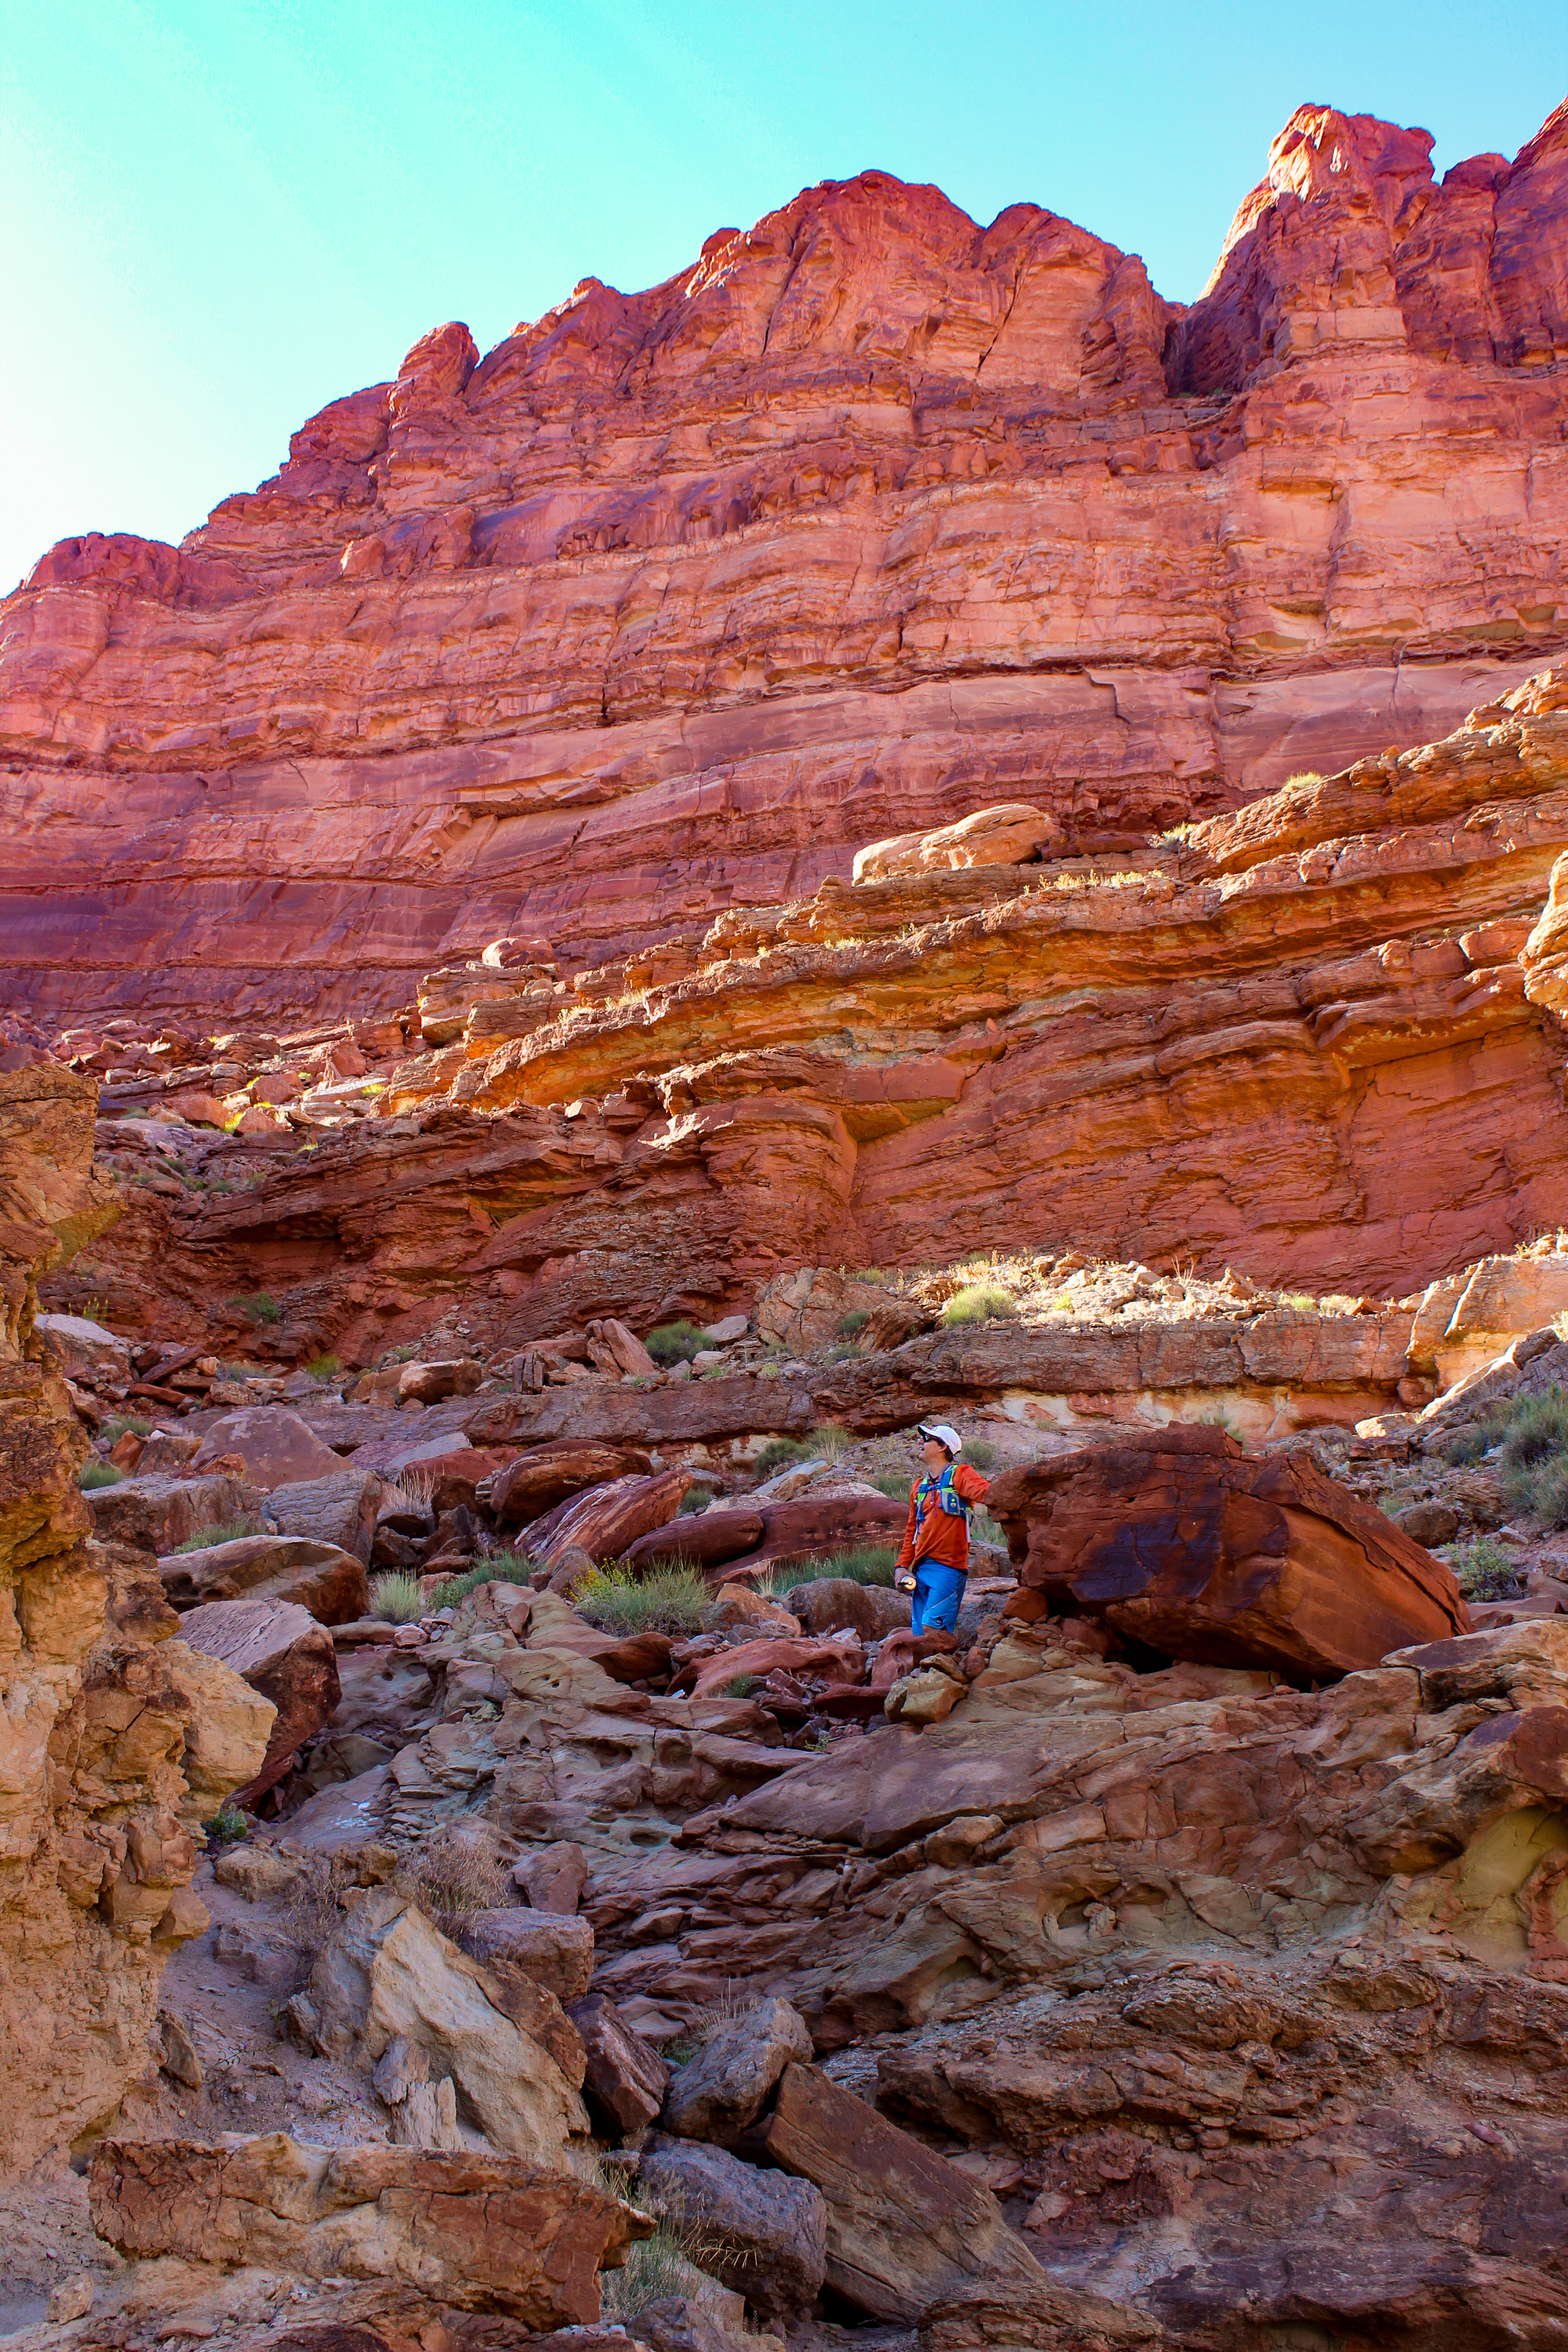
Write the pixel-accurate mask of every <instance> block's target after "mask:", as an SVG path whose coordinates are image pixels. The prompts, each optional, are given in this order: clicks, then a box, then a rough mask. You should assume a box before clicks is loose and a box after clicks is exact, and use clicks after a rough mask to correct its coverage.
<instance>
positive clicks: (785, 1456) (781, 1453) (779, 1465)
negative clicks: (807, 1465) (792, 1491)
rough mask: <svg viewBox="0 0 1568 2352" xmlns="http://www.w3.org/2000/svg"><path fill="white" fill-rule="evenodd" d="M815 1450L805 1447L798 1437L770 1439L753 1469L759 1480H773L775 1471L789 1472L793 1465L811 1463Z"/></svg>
mask: <svg viewBox="0 0 1568 2352" xmlns="http://www.w3.org/2000/svg"><path fill="white" fill-rule="evenodd" d="M813 1451H814V1449H813V1448H812V1447H811V1446H809V1445H803V1444H801V1442H800V1439H799V1438H798V1437H770V1438H769V1440H768V1442H767V1444H765V1445H764V1446H763V1450H762V1452H761V1453H760V1454H758V1456H757V1458H756V1460H755V1462H754V1463H753V1464H752V1469H753V1470H754V1471H755V1473H756V1475H757V1476H758V1478H760V1479H761V1478H771V1477H772V1476H773V1473H774V1471H775V1470H787V1469H789V1467H790V1466H791V1465H792V1464H793V1463H796V1462H809V1461H810V1459H811V1456H812V1453H813Z"/></svg>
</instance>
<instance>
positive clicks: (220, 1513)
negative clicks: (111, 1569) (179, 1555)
mask: <svg viewBox="0 0 1568 2352" xmlns="http://www.w3.org/2000/svg"><path fill="white" fill-rule="evenodd" d="M87 1503H88V1508H89V1510H90V1511H91V1513H92V1524H93V1531H94V1533H95V1534H96V1535H98V1536H99V1537H100V1538H101V1539H102V1540H103V1541H104V1542H105V1543H122V1544H131V1545H132V1546H133V1547H134V1548H135V1549H136V1550H138V1551H153V1552H156V1553H157V1555H158V1557H159V1559H163V1558H165V1557H166V1555H167V1554H168V1553H170V1552H172V1551H174V1550H176V1549H178V1547H179V1546H180V1545H181V1544H183V1543H184V1542H185V1541H186V1540H187V1539H188V1538H190V1537H192V1536H197V1535H204V1534H205V1532H206V1530H207V1529H208V1528H225V1527H233V1526H234V1525H235V1524H236V1522H237V1521H246V1520H249V1521H251V1522H252V1523H253V1524H255V1525H257V1526H259V1524H260V1520H261V1490H260V1488H259V1487H258V1486H252V1485H251V1483H250V1481H249V1480H248V1479H246V1478H235V1477H231V1476H229V1475H227V1474H226V1473H221V1474H213V1473H209V1474H208V1475H206V1476H205V1477H201V1478H165V1477H149V1478H122V1479H121V1482H120V1484H119V1486H95V1487H94V1488H93V1489H92V1491H91V1493H90V1494H89V1496H88V1497H87Z"/></svg>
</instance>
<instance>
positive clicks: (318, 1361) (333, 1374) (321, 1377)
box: [305, 1356, 342, 1381]
mask: <svg viewBox="0 0 1568 2352" xmlns="http://www.w3.org/2000/svg"><path fill="white" fill-rule="evenodd" d="M305 1370H307V1371H308V1372H309V1373H310V1378H311V1379H312V1380H313V1381H335V1380H336V1378H337V1376H338V1374H339V1372H341V1371H342V1365H341V1364H340V1363H339V1361H338V1360H337V1358H336V1357H335V1356H312V1357H311V1359H310V1362H309V1363H308V1364H307V1365H306V1367H305Z"/></svg>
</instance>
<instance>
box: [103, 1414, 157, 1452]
mask: <svg viewBox="0 0 1568 2352" xmlns="http://www.w3.org/2000/svg"><path fill="white" fill-rule="evenodd" d="M127 1430H130V1432H131V1433H132V1436H133V1437H151V1436H152V1434H153V1424H152V1423H151V1422H150V1421H149V1420H148V1418H147V1416H146V1414H145V1413H144V1412H116V1413H111V1414H110V1417H109V1419H108V1420H107V1421H106V1422H105V1423H104V1424H103V1427H102V1428H101V1429H100V1432H99V1435H100V1437H105V1438H107V1439H108V1441H109V1443H110V1445H113V1444H115V1443H116V1442H117V1440H119V1439H120V1438H121V1437H123V1436H124V1434H125V1433H126V1431H127Z"/></svg>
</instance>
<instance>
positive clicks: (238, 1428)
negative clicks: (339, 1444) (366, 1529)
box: [192, 1404, 342, 1489]
mask: <svg viewBox="0 0 1568 2352" xmlns="http://www.w3.org/2000/svg"><path fill="white" fill-rule="evenodd" d="M225 1454H239V1455H241V1456H242V1457H243V1459H244V1462H245V1467H246V1471H247V1475H248V1476H249V1477H250V1478H251V1479H252V1480H253V1481H254V1483H255V1484H256V1485H257V1486H263V1487H266V1488H268V1489H270V1488H272V1487H274V1486H289V1485H292V1484H295V1483H297V1482H298V1481H299V1480H300V1479H301V1478H330V1477H331V1476H333V1475H334V1474H335V1473H336V1472H337V1471H338V1470H339V1469H340V1468H341V1467H342V1465H341V1464H340V1462H339V1460H338V1457H337V1455H336V1454H334V1453H333V1452H332V1449H331V1446H330V1445H323V1444H322V1443H321V1439H320V1438H319V1437H318V1436H317V1435H316V1433H315V1432H314V1430H312V1429H310V1428H308V1427H307V1425H306V1424H305V1423H304V1422H302V1421H301V1420H300V1416H299V1414H298V1413H297V1412H289V1408H288V1406H287V1405H281V1404H257V1405H245V1406H242V1407H241V1409H240V1411H239V1412H226V1413H222V1414H220V1415H219V1417H218V1419H217V1420H216V1421H215V1422H213V1423H211V1424H210V1426H209V1427H208V1429H207V1432H206V1433H205V1436H204V1437H203V1439H202V1442H201V1447H200V1450H199V1451H198V1452H197V1454H196V1455H195V1459H194V1461H193V1464H192V1467H193V1468H194V1469H196V1470H205V1469H206V1468H207V1466H208V1465H209V1464H211V1463H214V1462H216V1461H219V1460H220V1459H221V1458H222V1457H223V1456H224V1455H225Z"/></svg>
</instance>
